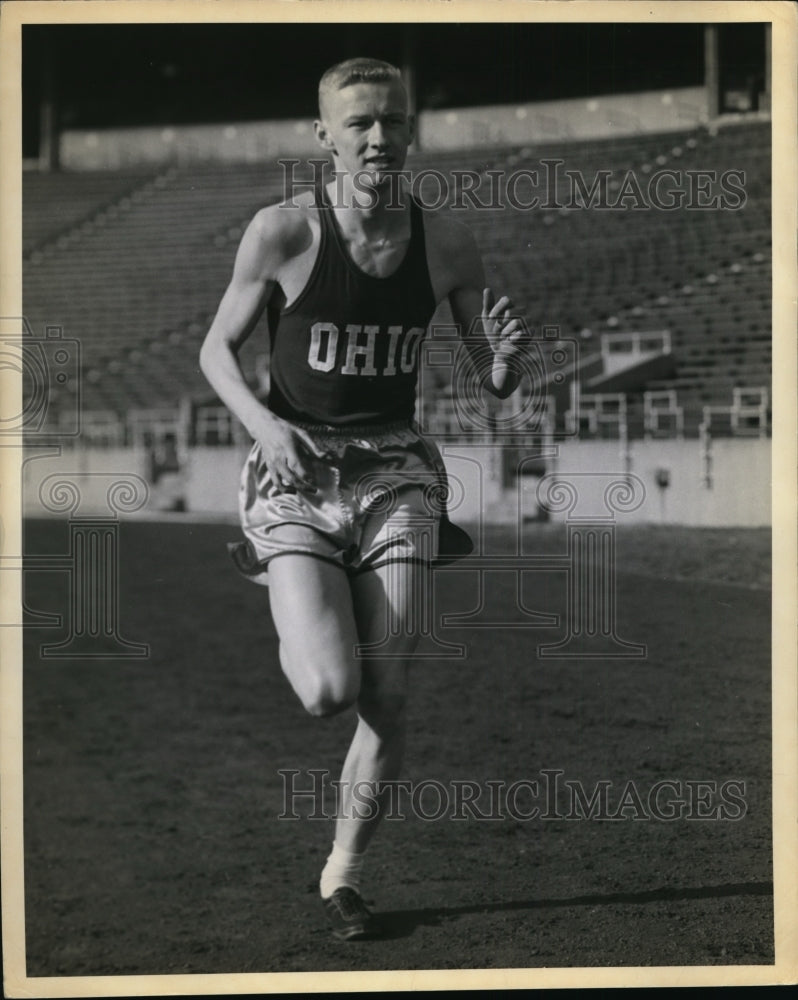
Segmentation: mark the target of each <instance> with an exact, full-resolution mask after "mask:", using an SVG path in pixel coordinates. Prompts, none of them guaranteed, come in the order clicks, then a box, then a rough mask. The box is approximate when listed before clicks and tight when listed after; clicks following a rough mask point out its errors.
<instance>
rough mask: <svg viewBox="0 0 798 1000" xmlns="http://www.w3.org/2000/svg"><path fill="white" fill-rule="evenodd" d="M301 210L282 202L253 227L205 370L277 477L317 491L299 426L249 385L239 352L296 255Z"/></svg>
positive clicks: (204, 355) (210, 341) (212, 335)
mask: <svg viewBox="0 0 798 1000" xmlns="http://www.w3.org/2000/svg"><path fill="white" fill-rule="evenodd" d="M296 219H297V217H296V213H294V214H293V215H290V214H288V213H280V212H279V210H278V209H277V206H273V207H272V208H267V209H263V210H262V211H260V212H259V213H258V214H257V215H256V216H255V218H254V219H253V220H252V222H251V223H250V224H249V226H248V227H247V230H246V232H245V233H244V236H243V237H242V239H241V244H240V246H239V248H238V253H237V254H236V260H235V266H234V268H233V277H232V279H231V281H230V284H229V285H228V287H227V290H226V291H225V293H224V296H223V297H222V301H221V303H220V304H219V308H218V310H217V312H216V316H215V317H214V319H213V322H212V323H211V327H210V329H209V330H208V333H207V335H206V337H205V340H204V342H203V344H202V348H201V349H200V356H199V362H200V368H201V369H202V372H203V374H204V375H205V377H206V378H207V380H208V381H209V382H210V384H211V385H212V386H213V388H214V389H215V390H216V393H217V394H218V396H219V398H220V399H221V400H222V402H223V403H224V404H225V405H226V406H227V408H228V409H229V410H231V411H232V413H234V414H235V416H236V417H238V419H239V420H240V421H241V423H242V424H243V425H244V427H246V429H247V430H248V431H249V433H250V434H251V436H252V437H253V438H254V439H255V440H256V441H258V442H259V443H260V445H261V448H262V450H263V454H264V459H265V461H266V464H267V466H268V468H269V472H270V474H271V475H272V478H273V479H274V480H275V481H277V482H282V483H285V484H286V485H290V486H295V487H296V488H298V489H311V488H312V483H311V482H310V480H309V479H308V478H307V474H306V471H305V468H304V463H303V462H302V455H301V450H302V449H301V443H300V441H299V440H298V437H300V438H301V435H298V434H297V432H295V431H294V430H293V429H291V428H289V426H288V425H287V424H286V423H285V421H283V420H280V419H279V418H278V417H276V416H275V415H274V414H273V413H271V411H270V410H269V409H268V408H267V407H265V406H264V405H263V404H262V403H261V402H260V401H259V400H258V398H257V397H256V396H255V394H254V393H253V392H252V390H251V389H250V388H249V386H248V385H247V383H246V380H245V378H244V375H243V373H242V371H241V365H240V364H239V361H238V351H239V350H240V348H241V346H242V344H244V342H245V341H246V340H247V338H248V337H249V336H250V334H251V333H252V331H253V330H254V329H255V326H256V324H257V322H258V319H259V317H260V315H261V313H262V312H263V309H264V308H265V306H266V303H267V302H268V299H269V296H270V295H271V294H272V291H273V290H274V287H275V285H276V284H277V280H278V276H279V273H280V268H281V267H282V266H283V265H284V264H285V262H286V260H287V259H288V258H289V257H290V255H291V245H292V244H293V243H295V242H296V234H295V233H291V232H288V231H286V226H287V225H289V224H291V225H294V226H295V225H296Z"/></svg>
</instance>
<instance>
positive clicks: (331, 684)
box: [280, 646, 360, 718]
mask: <svg viewBox="0 0 798 1000" xmlns="http://www.w3.org/2000/svg"><path fill="white" fill-rule="evenodd" d="M280 663H281V665H282V668H283V673H284V674H285V675H286V677H287V678H288V679H289V681H290V682H291V686H292V687H293V689H294V691H295V692H296V694H297V696H298V697H299V700H300V701H301V702H302V705H303V707H304V708H305V710H306V711H307V712H309V713H310V714H311V715H315V716H317V717H319V718H325V717H327V716H331V715H337V714H338V713H339V712H343V711H345V710H346V709H347V708H349V707H350V706H351V705H354V703H355V701H357V696H358V689H359V686H360V685H359V680H358V678H357V675H356V673H355V671H354V670H353V669H352V667H351V665H350V664H348V663H340V664H336V663H334V662H330V661H329V660H326V661H325V662H324V663H323V664H317V663H314V662H313V661H312V659H311V658H306V659H304V660H303V661H302V662H301V663H293V662H292V661H291V658H290V654H289V653H288V651H287V650H286V649H285V647H284V646H281V647H280Z"/></svg>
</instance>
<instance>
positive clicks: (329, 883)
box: [319, 843, 366, 899]
mask: <svg viewBox="0 0 798 1000" xmlns="http://www.w3.org/2000/svg"><path fill="white" fill-rule="evenodd" d="M365 857H366V855H365V852H364V853H362V854H355V853H354V851H347V850H345V849H344V848H343V847H339V846H338V844H336V843H333V846H332V851H331V852H330V856H329V857H328V858H327V864H326V865H325V866H324V869H323V871H322V873H321V879H320V880H319V891H320V892H321V898H322V899H329V897H330V896H332V894H333V893H334V892H335V890H336V889H340V888H341V887H342V886H349V888H350V889H355V890H356V891H357V892H360V872H361V869H362V868H363V861H364V859H365Z"/></svg>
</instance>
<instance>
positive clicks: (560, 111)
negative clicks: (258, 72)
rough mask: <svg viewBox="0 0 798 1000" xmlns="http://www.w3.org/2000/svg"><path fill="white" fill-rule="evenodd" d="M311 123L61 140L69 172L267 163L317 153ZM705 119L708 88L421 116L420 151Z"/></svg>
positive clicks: (74, 135)
mask: <svg viewBox="0 0 798 1000" xmlns="http://www.w3.org/2000/svg"><path fill="white" fill-rule="evenodd" d="M310 117H311V116H310V115H309V116H308V119H301V120H299V119H289V120H284V121H265V122H239V123H236V124H227V125H225V124H218V125H185V126H167V127H149V128H124V129H121V128H120V129H103V130H101V131H100V130H96V131H95V130H87V129H68V130H66V131H64V132H63V133H62V135H61V138H60V142H61V146H60V157H61V165H62V167H63V168H64V169H65V170H113V169H120V168H123V167H133V166H145V165H153V166H157V165H161V164H167V163H202V162H209V163H210V162H222V163H224V162H228V163H241V162H245V163H265V162H268V161H270V160H274V159H275V158H276V157H278V156H299V157H302V156H309V155H312V154H318V153H319V147H318V145H317V144H316V141H315V139H314V136H313V129H312V127H311V123H310ZM705 121H707V107H706V94H705V91H704V88H703V87H681V88H674V89H671V90H656V91H646V92H644V93H638V94H620V95H619V94H612V95H608V96H604V97H586V98H577V99H571V100H565V101H541V102H539V103H531V102H530V103H527V104H512V105H490V106H486V107H480V108H451V109H449V110H445V111H423V112H422V113H421V114H420V115H419V122H418V135H419V144H420V148H421V149H423V150H425V151H433V152H434V151H435V150H445V149H468V148H472V147H474V148H476V147H480V146H495V145H505V144H513V143H518V144H523V143H539V142H550V141H557V140H568V139H590V138H607V137H609V136H622V135H638V134H643V133H646V132H667V131H675V130H678V129H691V128H694V127H696V126H697V125H699V124H700V123H702V122H705Z"/></svg>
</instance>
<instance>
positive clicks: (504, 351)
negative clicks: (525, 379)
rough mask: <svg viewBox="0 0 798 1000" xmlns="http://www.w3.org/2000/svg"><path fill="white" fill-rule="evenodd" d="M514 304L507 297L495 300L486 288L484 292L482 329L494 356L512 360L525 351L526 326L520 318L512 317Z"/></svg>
mask: <svg viewBox="0 0 798 1000" xmlns="http://www.w3.org/2000/svg"><path fill="white" fill-rule="evenodd" d="M512 308H513V303H512V300H511V299H509V298H508V297H507V296H506V295H503V296H502V297H501V298H500V299H499V301H498V302H494V300H493V292H492V291H491V290H490V288H485V289H484V290H483V292H482V328H483V329H484V331H485V337H486V338H487V341H488V343H489V344H490V348H491V350H492V351H493V353H494V355H501V356H502V357H503V358H504V359H505V360H508V361H509V360H510V358H512V357H513V356H514V355H516V354H518V353H519V352H520V351H521V350H522V349H523V339H524V337H525V336H526V333H527V331H526V324H525V322H524V320H523V319H522V318H521V317H520V316H513V315H512Z"/></svg>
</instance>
